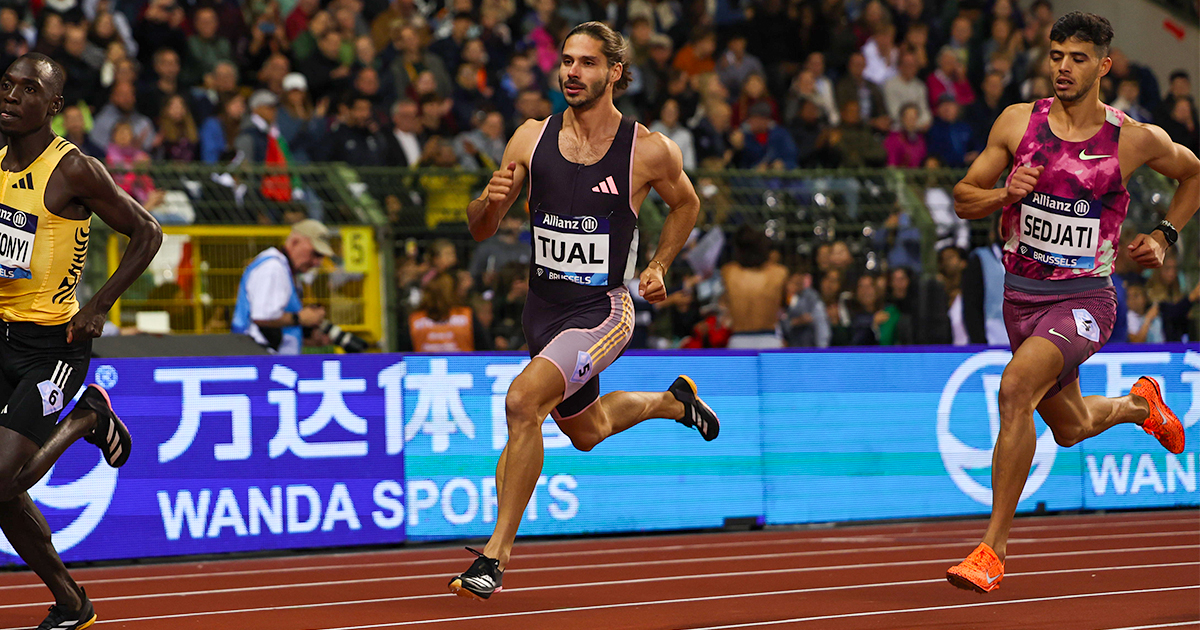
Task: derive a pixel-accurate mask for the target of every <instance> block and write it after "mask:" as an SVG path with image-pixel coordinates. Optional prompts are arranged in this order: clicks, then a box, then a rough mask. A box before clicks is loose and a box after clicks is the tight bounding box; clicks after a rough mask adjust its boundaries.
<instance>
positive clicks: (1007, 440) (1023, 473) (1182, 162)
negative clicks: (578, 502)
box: [954, 38, 1200, 561]
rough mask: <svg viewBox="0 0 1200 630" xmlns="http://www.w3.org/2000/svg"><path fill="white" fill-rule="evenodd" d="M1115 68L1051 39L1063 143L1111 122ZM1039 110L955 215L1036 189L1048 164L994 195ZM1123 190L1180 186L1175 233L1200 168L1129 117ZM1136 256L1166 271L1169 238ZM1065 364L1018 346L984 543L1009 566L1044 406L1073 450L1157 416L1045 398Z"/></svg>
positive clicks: (1146, 241)
mask: <svg viewBox="0 0 1200 630" xmlns="http://www.w3.org/2000/svg"><path fill="white" fill-rule="evenodd" d="M1111 64H1112V61H1111V59H1109V58H1108V57H1106V56H1104V57H1102V56H1100V50H1099V49H1098V48H1097V47H1096V46H1095V45H1093V44H1091V43H1089V42H1083V41H1079V40H1077V39H1074V38H1071V39H1067V40H1066V41H1064V42H1051V53H1050V69H1051V76H1053V77H1055V99H1054V103H1053V105H1052V106H1051V108H1050V114H1049V125H1050V129H1051V131H1053V132H1054V135H1056V136H1057V137H1058V138H1059V139H1061V140H1065V141H1070V142H1082V141H1086V140H1088V139H1090V138H1092V137H1093V136H1094V135H1095V134H1096V133H1097V132H1098V131H1099V130H1100V128H1101V127H1102V126H1103V125H1104V124H1105V111H1106V110H1105V108H1104V105H1103V104H1102V103H1101V102H1100V98H1099V89H1100V84H1099V78H1100V77H1102V76H1104V75H1105V74H1107V73H1108V70H1109V68H1110V66H1111ZM1032 111H1033V104H1031V103H1022V104H1017V105H1012V106H1010V107H1008V108H1007V109H1005V110H1004V112H1003V113H1002V114H1001V115H1000V117H999V118H998V119H997V120H996V122H995V124H994V125H993V126H992V130H991V133H990V135H989V136H988V142H987V147H986V148H985V149H984V150H983V152H982V153H981V154H980V156H979V158H977V159H976V160H975V162H974V163H972V164H971V168H970V170H969V171H968V173H967V175H966V177H964V178H963V180H962V181H961V182H959V183H958V184H957V185H956V186H955V187H954V200H955V211H956V212H957V213H958V216H960V217H962V218H964V219H982V218H984V217H986V216H988V215H990V214H991V213H993V212H995V211H997V210H999V209H1001V208H1003V207H1005V206H1008V205H1011V204H1013V203H1016V202H1017V201H1020V200H1021V199H1024V198H1025V196H1026V195H1028V194H1029V193H1030V192H1031V191H1032V190H1033V189H1034V187H1035V186H1036V185H1037V181H1038V178H1039V177H1040V175H1041V173H1042V170H1043V167H1042V166H1040V165H1028V166H1027V165H1015V166H1016V167H1017V169H1016V174H1015V175H1014V177H1013V178H1012V180H1011V181H1010V182H1009V184H1008V186H1007V187H1003V188H994V186H995V185H996V182H997V181H998V179H999V177H1000V175H1001V174H1002V173H1003V172H1004V171H1005V170H1006V169H1007V168H1008V167H1009V165H1010V163H1011V161H1012V156H1013V155H1014V154H1015V153H1016V152H1017V149H1018V146H1019V144H1020V142H1021V138H1022V136H1023V135H1024V134H1025V130H1026V128H1027V127H1028V125H1029V119H1030V116H1031V113H1032ZM1118 147H1119V148H1118V159H1119V160H1120V167H1121V178H1122V183H1123V184H1124V183H1128V181H1129V178H1130V176H1132V174H1133V172H1134V171H1136V170H1137V169H1138V168H1140V167H1141V166H1143V165H1145V166H1149V167H1150V168H1152V169H1154V170H1155V171H1158V172H1159V173H1162V174H1163V175H1166V176H1167V177H1170V178H1172V179H1176V180H1178V181H1179V187H1178V188H1177V189H1176V191H1175V196H1174V198H1172V200H1171V206H1170V209H1169V210H1168V212H1167V215H1166V219H1167V220H1168V221H1170V222H1171V223H1172V224H1173V225H1175V227H1176V228H1178V229H1182V227H1183V225H1184V224H1185V223H1187V221H1188V220H1189V219H1191V217H1192V215H1193V214H1194V213H1195V212H1196V209H1197V207H1198V206H1200V161H1198V160H1197V159H1196V156H1195V155H1194V154H1193V153H1192V152H1191V151H1189V150H1188V149H1187V148H1185V147H1183V146H1181V145H1178V144H1175V143H1173V142H1172V141H1171V139H1170V137H1169V136H1167V134H1166V132H1164V131H1163V130H1162V129H1160V128H1159V127H1156V126H1154V125H1149V124H1144V123H1139V122H1136V121H1134V120H1131V119H1129V118H1126V119H1125V122H1124V125H1123V126H1122V127H1121V132H1120V141H1119V144H1118ZM1128 247H1129V250H1130V254H1131V257H1132V258H1133V259H1134V260H1135V261H1137V263H1138V264H1140V265H1141V266H1142V267H1146V268H1154V267H1159V266H1161V265H1162V260H1163V255H1164V252H1165V251H1166V248H1167V243H1166V240H1165V238H1164V236H1163V234H1162V232H1160V231H1153V232H1151V233H1150V234H1139V235H1138V236H1137V237H1136V238H1135V239H1134V240H1133V242H1132V243H1130V244H1129V245H1128ZM1063 364H1064V358H1063V355H1062V352H1061V351H1060V350H1059V349H1058V347H1057V346H1055V345H1054V344H1053V343H1051V342H1050V341H1048V340H1046V339H1044V338H1041V337H1031V338H1029V339H1028V340H1027V341H1026V342H1025V343H1023V344H1022V345H1021V346H1020V347H1019V348H1015V349H1014V355H1013V359H1012V361H1011V362H1010V363H1009V365H1008V367H1007V369H1005V371H1004V375H1003V377H1002V379H1001V383H1000V396H999V399H1000V400H999V405H1000V433H999V435H998V437H997V439H996V449H995V451H994V453H993V459H992V493H993V500H992V516H991V520H990V521H989V523H988V528H987V532H986V533H985V534H984V537H983V542H984V543H987V544H988V545H989V546H990V547H992V549H993V550H995V552H996V554H997V556H999V558H1000V560H1001V561H1003V560H1004V558H1005V554H1006V551H1007V544H1008V534H1009V530H1010V529H1011V527H1012V519H1013V515H1014V513H1015V512H1016V508H1017V503H1018V500H1019V498H1020V495H1021V490H1022V488H1024V485H1025V480H1026V478H1027V477H1028V476H1029V468H1030V465H1031V462H1032V460H1033V454H1034V450H1035V449H1036V442H1037V436H1036V433H1035V430H1034V423H1033V412H1034V410H1035V409H1036V410H1037V412H1038V413H1039V414H1040V415H1041V417H1042V419H1043V420H1044V421H1045V422H1046V424H1047V425H1048V426H1049V427H1050V429H1051V430H1052V431H1053V432H1054V436H1055V440H1056V441H1057V442H1058V443H1059V444H1061V445H1063V446H1071V445H1073V444H1076V443H1078V442H1079V441H1081V440H1084V439H1087V438H1089V437H1092V436H1094V435H1098V434H1100V433H1101V432H1103V431H1105V430H1106V429H1108V428H1109V427H1112V426H1114V425H1116V424H1119V423H1123V422H1130V423H1141V422H1142V421H1143V420H1145V419H1146V417H1147V415H1148V413H1149V407H1148V403H1147V401H1146V400H1145V399H1144V398H1142V397H1140V396H1135V395H1128V396H1122V397H1120V398H1105V397H1103V396H1088V397H1086V398H1085V397H1083V395H1082V394H1081V393H1080V389H1079V381H1078V380H1075V381H1073V382H1072V383H1071V384H1069V385H1067V386H1065V387H1064V388H1063V390H1062V391H1061V392H1059V393H1058V394H1057V395H1055V396H1053V397H1051V398H1049V399H1047V400H1042V397H1043V396H1044V395H1045V394H1046V393H1047V392H1048V391H1050V388H1051V387H1053V386H1054V384H1055V382H1056V379H1057V377H1058V375H1059V373H1060V372H1061V370H1062V368H1063Z"/></svg>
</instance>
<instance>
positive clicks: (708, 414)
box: [667, 375, 721, 442]
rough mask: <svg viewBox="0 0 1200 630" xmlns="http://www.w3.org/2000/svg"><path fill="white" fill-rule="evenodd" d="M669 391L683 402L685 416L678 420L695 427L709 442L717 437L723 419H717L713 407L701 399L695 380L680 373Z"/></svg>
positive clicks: (680, 422)
mask: <svg viewBox="0 0 1200 630" xmlns="http://www.w3.org/2000/svg"><path fill="white" fill-rule="evenodd" d="M667 391H669V392H671V394H672V395H673V396H675V400H678V401H679V402H681V403H683V417H682V418H680V419H679V420H676V422H678V423H679V424H682V425H684V426H689V427H695V428H696V430H698V431H700V435H701V436H702V437H703V438H704V440H705V441H707V442H711V441H713V440H715V439H717V434H718V433H720V432H721V421H720V420H718V419H717V414H716V412H714V411H713V410H712V407H709V406H708V405H707V404H706V403H705V402H704V401H703V400H700V396H699V394H698V391H697V389H696V382H695V381H693V380H692V379H691V378H689V377H687V376H683V375H680V376H679V378H677V379H675V382H674V383H671V386H670V387H669V388H667Z"/></svg>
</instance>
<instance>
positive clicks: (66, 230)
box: [0, 137, 91, 326]
mask: <svg viewBox="0 0 1200 630" xmlns="http://www.w3.org/2000/svg"><path fill="white" fill-rule="evenodd" d="M74 148H75V145H73V144H71V143H70V142H67V141H66V140H64V139H62V138H57V137H56V138H55V139H53V140H52V141H51V142H50V146H48V147H46V150H45V151H43V152H42V154H41V155H39V156H38V157H37V159H36V160H34V161H33V163H32V164H30V165H29V168H27V169H25V170H23V171H20V172H12V171H5V170H0V175H2V176H3V177H2V178H0V320H4V321H6V322H32V323H35V324H41V325H44V326H51V325H57V324H65V323H67V322H68V321H70V320H71V317H73V316H74V315H75V313H76V312H78V311H79V302H78V301H77V300H76V299H75V287H76V286H77V285H78V284H79V279H80V276H81V275H82V274H83V263H84V260H85V259H86V258H87V246H88V233H89V231H90V225H91V216H90V215H89V216H88V218H87V219H83V220H75V219H65V218H63V217H60V216H58V215H56V214H53V213H52V212H50V211H49V210H47V209H46V201H45V195H46V183H47V182H48V181H50V175H51V174H52V173H53V172H54V169H55V168H56V167H57V166H58V163H59V162H60V161H62V158H63V156H65V155H66V154H67V153H69V152H70V151H71V150H72V149H74ZM7 153H8V147H4V148H2V149H0V160H3V159H4V156H5V155H7Z"/></svg>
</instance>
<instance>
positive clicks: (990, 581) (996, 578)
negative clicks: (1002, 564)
mask: <svg viewBox="0 0 1200 630" xmlns="http://www.w3.org/2000/svg"><path fill="white" fill-rule="evenodd" d="M1002 575H1004V574H1003V573H997V574H996V575H988V577H987V581H988V584H991V583H992V582H995V581H996V580H999V579H1000V576H1002Z"/></svg>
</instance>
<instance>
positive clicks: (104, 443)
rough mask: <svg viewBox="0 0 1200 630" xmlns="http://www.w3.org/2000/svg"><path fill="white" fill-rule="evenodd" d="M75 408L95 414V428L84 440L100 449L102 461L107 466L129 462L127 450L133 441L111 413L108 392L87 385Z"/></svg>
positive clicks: (125, 428) (118, 419)
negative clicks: (89, 410)
mask: <svg viewBox="0 0 1200 630" xmlns="http://www.w3.org/2000/svg"><path fill="white" fill-rule="evenodd" d="M76 407H83V408H84V409H91V410H92V411H94V412H95V413H96V427H95V428H94V429H92V433H91V435H88V436H86V437H85V438H84V439H85V440H87V441H88V442H91V443H92V444H95V445H96V446H97V447H99V448H100V452H101V453H104V461H106V462H108V465H109V466H112V467H113V468H120V467H121V466H124V465H125V462H126V461H128V460H129V449H130V448H131V447H132V445H133V440H132V438H131V437H130V435H129V429H128V428H127V427H126V426H125V423H124V422H121V419H120V418H118V417H117V414H116V412H114V411H113V408H112V401H111V400H109V398H108V392H106V391H104V388H103V387H100V386H99V385H96V384H94V383H93V384H91V385H88V386H87V389H85V390H83V396H80V398H79V402H78V403H77V404H76Z"/></svg>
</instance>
